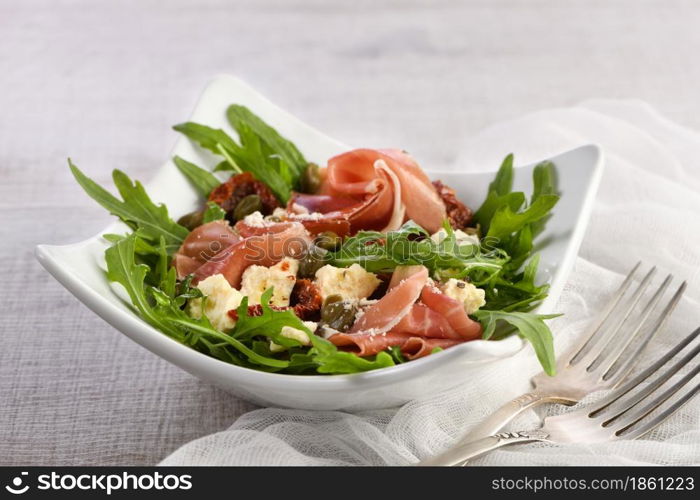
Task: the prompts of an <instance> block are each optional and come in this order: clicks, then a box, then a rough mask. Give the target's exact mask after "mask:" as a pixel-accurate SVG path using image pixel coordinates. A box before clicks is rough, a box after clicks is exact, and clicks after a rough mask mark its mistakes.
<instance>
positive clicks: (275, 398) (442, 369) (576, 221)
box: [36, 76, 603, 410]
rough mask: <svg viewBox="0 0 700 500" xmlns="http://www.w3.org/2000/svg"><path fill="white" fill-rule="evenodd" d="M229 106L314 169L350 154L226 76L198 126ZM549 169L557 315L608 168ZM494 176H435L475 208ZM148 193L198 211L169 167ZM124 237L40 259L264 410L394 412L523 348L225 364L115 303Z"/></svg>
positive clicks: (483, 346) (202, 156) (524, 174)
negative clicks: (267, 128)
mask: <svg viewBox="0 0 700 500" xmlns="http://www.w3.org/2000/svg"><path fill="white" fill-rule="evenodd" d="M232 103H239V104H243V105H245V106H248V107H249V108H250V109H251V110H252V111H254V112H255V113H257V114H258V115H260V116H261V117H262V118H263V119H264V120H266V121H268V122H269V123H270V124H271V125H273V126H274V127H276V128H277V129H278V130H279V131H280V133H281V134H282V135H284V136H286V137H288V138H289V139H290V140H292V141H293V142H294V143H296V145H297V146H298V147H299V149H300V150H301V151H302V152H303V153H304V155H305V156H306V157H307V159H309V160H310V161H316V162H318V163H321V164H323V163H325V161H326V160H327V159H328V158H330V157H331V156H333V155H335V154H338V153H341V152H343V151H347V150H348V149H351V148H350V147H349V146H346V145H343V144H341V143H340V142H338V141H335V140H333V139H331V138H329V137H327V136H325V135H323V134H321V133H320V132H318V131H316V130H314V129H313V128H311V127H309V126H308V125H306V124H304V123H302V122H300V121H299V120H298V119H296V118H294V117H293V116H291V115H289V114H288V113H286V112H285V111H283V110H281V109H279V108H278V107H277V106H275V105H274V104H272V103H271V102H270V101H268V100H267V99H265V98H264V97H262V96H261V95H260V94H258V93H257V92H256V91H255V90H253V89H252V88H250V87H249V86H247V85H246V84H244V83H243V82H241V81H240V80H238V79H235V78H232V77H229V76H221V77H218V78H216V79H215V80H214V81H212V82H211V83H210V84H209V85H208V86H207V88H206V89H205V91H204V92H203V94H202V96H201V98H200V100H199V102H198V104H197V106H196V108H195V110H194V113H193V115H192V117H191V120H192V121H196V122H201V123H205V124H208V125H211V126H215V127H222V128H224V129H228V130H230V128H229V126H228V124H227V122H226V118H225V110H226V108H227V107H228V105H229V104H232ZM173 155H179V156H182V157H184V158H186V159H189V160H191V161H194V162H196V163H198V164H208V165H212V164H213V162H214V158H213V157H212V156H211V155H210V154H209V153H207V152H206V151H203V150H201V149H199V148H197V147H195V146H193V145H192V144H191V143H190V141H189V140H187V139H185V138H181V139H180V140H179V141H178V142H177V145H176V147H175V150H174V151H173ZM551 160H552V161H553V162H554V163H555V164H556V166H557V172H558V180H559V188H560V190H561V192H562V198H561V200H560V201H559V204H558V205H557V206H556V207H555V210H554V214H553V216H552V218H551V219H550V220H549V222H548V223H547V228H546V230H545V232H544V233H543V234H542V235H541V236H540V241H546V245H545V246H544V247H543V248H542V250H541V277H542V278H543V279H547V280H549V281H550V283H551V289H550V294H549V297H548V298H547V299H546V300H545V301H544V302H543V303H542V304H541V306H540V307H539V308H538V310H539V311H541V312H553V310H552V308H553V306H554V304H555V303H556V301H557V298H558V297H559V295H560V293H561V291H562V288H563V286H564V282H565V280H566V276H567V274H568V273H569V271H570V269H571V266H572V264H573V261H574V259H575V257H576V253H577V252H578V248H579V246H580V243H581V239H582V237H583V234H584V230H585V226H586V224H587V222H588V218H589V216H590V213H591V207H592V204H593V200H594V197H595V193H596V190H597V187H598V183H599V180H600V176H601V172H602V166H603V160H602V153H601V151H600V149H599V148H598V147H597V146H594V145H587V146H582V147H580V148H577V149H574V150H572V151H568V152H565V153H563V154H560V155H558V156H556V157H553V158H551ZM533 166H534V165H524V166H520V167H517V168H516V172H515V188H516V189H519V190H520V189H522V190H525V192H526V193H529V192H530V190H531V188H532V180H531V173H532V168H533ZM496 168H497V165H494V171H493V172H489V173H470V172H454V171H452V172H429V174H430V175H431V177H433V178H435V179H441V180H443V181H444V182H445V183H447V184H448V185H450V186H452V187H453V188H455V189H456V190H457V192H458V193H459V195H460V198H461V199H462V200H464V201H466V202H467V204H469V205H471V206H472V207H475V206H478V205H479V204H480V203H481V201H482V200H483V199H484V197H485V195H486V191H487V187H488V183H489V182H490V181H491V180H492V178H493V175H494V173H495V169H496ZM88 174H89V172H88ZM147 189H148V192H149V194H150V195H151V197H152V198H153V199H154V200H155V201H158V202H162V203H165V204H166V205H167V206H168V209H169V210H170V214H171V216H173V217H175V218H177V217H178V216H180V215H182V214H184V213H187V212H190V211H192V210H194V209H195V207H197V205H198V204H199V203H200V201H199V199H198V196H197V194H196V192H195V191H194V190H193V189H192V187H191V186H190V185H189V183H188V181H187V180H186V179H185V178H184V177H183V176H182V175H181V174H180V172H179V171H178V170H177V168H176V167H175V166H174V164H173V163H172V162H171V161H168V163H166V164H165V165H164V166H163V167H162V168H161V169H160V171H159V172H158V173H157V175H156V177H155V178H154V179H153V181H152V182H150V183H149V184H148V185H147ZM125 230H126V226H124V225H122V224H121V223H119V222H117V223H115V224H113V225H112V226H110V227H109V228H106V229H105V230H104V231H102V232H101V233H100V234H98V235H95V236H93V237H92V238H90V239H87V240H85V241H82V242H80V243H75V244H72V245H65V246H51V245H39V246H37V248H36V256H37V259H38V260H39V262H41V264H42V265H43V266H44V267H45V268H46V270H47V271H49V272H50V273H51V274H52V275H53V276H54V277H55V278H56V279H57V280H58V281H59V282H60V283H61V284H63V286H65V287H66V288H67V289H68V290H69V291H70V292H71V293H72V294H73V295H75V296H76V297H77V298H78V299H79V300H80V301H82V302H83V303H84V304H85V305H86V306H88V307H89V308H90V309H92V310H93V311H94V312H95V313H96V314H98V315H99V316H100V317H102V318H103V319H104V320H105V321H106V322H107V323H109V324H110V325H112V326H113V327H115V328H116V329H118V330H119V331H121V332H122V333H124V334H125V335H127V336H128V337H130V338H131V339H132V340H134V341H135V342H138V343H139V344H141V345H142V346H144V347H145V348H146V349H148V350H150V351H151V352H153V353H155V354H156V355H158V356H160V357H162V358H164V359H166V360H168V361H170V362H171V363H173V364H175V365H177V366H179V367H180V368H182V369H183V370H186V371H188V372H189V373H191V374H193V375H195V376H197V377H199V378H201V379H203V380H206V381H209V382H211V383H213V384H215V385H217V386H219V387H221V388H223V389H225V390H227V391H230V392H231V393H233V394H235V395H237V396H239V397H242V398H245V399H248V400H250V401H253V402H255V403H258V404H261V405H273V406H285V407H292V408H308V409H324V410H335V409H344V410H360V409H371V408H385V407H392V406H397V405H400V404H402V403H405V402H406V401H408V400H411V399H415V398H419V397H421V396H426V395H428V394H431V393H433V392H435V391H437V390H442V389H446V388H448V387H450V386H454V385H457V384H461V383H468V382H469V381H470V380H474V379H475V376H477V375H478V371H479V370H480V369H481V367H482V366H483V364H484V363H489V362H492V361H494V360H497V359H501V358H506V357H509V356H513V355H514V354H515V353H516V352H518V351H519V350H521V349H522V348H523V346H524V345H525V344H524V342H523V341H522V340H521V339H520V338H519V337H517V336H512V337H509V338H507V339H504V340H500V341H482V340H477V341H472V342H467V343H464V344H460V345H458V346H455V347H452V348H450V349H446V350H444V351H442V352H439V353H436V354H433V355H430V356H427V357H425V358H422V359H418V360H416V361H411V362H409V363H405V364H402V365H399V366H394V367H390V368H384V369H382V370H377V371H373V372H367V373H361V374H354V375H325V376H321V375H318V376H300V375H280V374H273V373H264V372H259V371H255V370H250V369H247V368H242V367H239V366H235V365H231V364H228V363H224V362H223V361H219V360H217V359H214V358H211V357H209V356H206V355H204V354H201V353H199V352H197V351H195V350H193V349H190V348H189V347H186V346H184V345H182V344H180V343H178V342H176V341H174V340H172V339H171V338H170V337H168V336H167V335H165V334H163V333H161V332H159V331H158V330H156V329H154V328H153V327H151V326H150V325H148V324H147V323H145V322H144V321H142V320H141V319H140V318H139V317H138V316H137V315H136V314H135V312H134V310H133V309H132V308H131V306H130V304H127V303H125V302H124V301H123V300H122V299H121V298H120V297H119V296H118V295H117V294H115V293H114V291H113V290H112V287H111V286H110V284H109V282H108V281H107V280H106V278H105V275H104V271H103V261H104V260H103V254H104V250H105V249H106V248H107V246H108V243H107V242H106V241H105V240H104V239H103V238H102V237H101V235H102V234H105V233H112V232H122V233H123V232H125ZM532 355H533V356H534V353H533V354H532Z"/></svg>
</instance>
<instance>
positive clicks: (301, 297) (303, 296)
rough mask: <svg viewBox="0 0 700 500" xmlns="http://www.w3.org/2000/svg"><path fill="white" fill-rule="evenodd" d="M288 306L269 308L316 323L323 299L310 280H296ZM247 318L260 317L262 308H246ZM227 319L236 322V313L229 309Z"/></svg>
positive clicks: (255, 306) (254, 306)
mask: <svg viewBox="0 0 700 500" xmlns="http://www.w3.org/2000/svg"><path fill="white" fill-rule="evenodd" d="M289 300H290V306H270V308H271V309H273V310H275V311H287V310H290V309H291V310H292V312H294V314H296V315H297V316H298V317H299V318H301V319H303V320H304V321H318V320H319V319H320V315H321V305H322V304H323V299H322V298H321V293H320V292H319V290H318V287H316V285H314V284H313V282H312V281H311V280H307V279H298V280H297V282H296V284H295V285H294V288H293V289H292V294H291V296H290V299H289ZM247 314H248V316H261V315H262V306H261V305H260V304H256V305H252V306H248V312H247ZM228 315H229V317H230V318H231V319H232V320H234V321H238V311H237V310H236V309H231V310H230V311H228Z"/></svg>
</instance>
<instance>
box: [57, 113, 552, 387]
mask: <svg viewBox="0 0 700 500" xmlns="http://www.w3.org/2000/svg"><path fill="white" fill-rule="evenodd" d="M225 111H226V117H227V119H228V122H229V123H230V125H231V127H232V129H233V131H235V135H234V134H229V133H226V132H225V131H224V130H223V129H221V128H214V127H211V126H208V125H207V124H204V123H195V122H187V123H183V124H180V125H176V126H175V127H174V128H175V130H177V131H178V132H180V133H182V134H184V135H185V136H186V137H187V138H188V139H189V140H191V141H192V142H193V143H194V144H195V145H196V147H198V148H203V149H205V150H208V151H210V152H211V153H213V155H215V157H216V158H217V162H216V163H215V165H214V166H213V168H205V167H204V166H202V165H201V164H200V165H197V164H195V163H194V162H193V161H190V160H188V159H186V158H182V157H180V156H176V157H175V158H174V159H173V161H174V163H175V165H176V166H177V168H178V169H179V172H180V173H181V174H182V175H183V176H185V177H186V178H187V180H188V181H189V182H190V183H191V185H192V187H193V188H194V189H196V191H197V192H198V193H199V196H200V202H199V206H198V207H197V209H196V210H195V211H193V212H191V213H188V214H185V215H182V216H179V217H177V218H172V217H171V214H170V213H169V211H168V207H166V206H164V205H162V204H156V203H154V202H153V201H152V200H151V198H150V197H149V195H148V193H147V192H146V190H145V188H144V187H143V186H142V185H141V184H140V183H139V182H138V181H133V180H132V179H130V178H129V177H128V176H127V174H125V173H124V172H122V171H119V170H115V171H114V173H113V180H114V184H115V187H116V189H117V191H118V193H119V196H115V195H113V194H111V193H110V191H108V190H107V189H104V188H103V187H101V186H99V185H98V184H97V183H95V182H94V181H93V180H91V179H90V178H89V177H88V176H87V175H85V173H84V172H83V171H82V170H80V169H79V168H78V167H77V166H76V165H75V164H73V163H72V162H70V161H69V163H70V168H71V171H72V173H73V175H74V176H75V178H76V180H77V181H78V183H79V184H80V185H81V186H82V188H83V189H84V190H85V191H86V193H87V194H88V195H89V196H91V197H92V198H93V199H94V200H95V201H97V202H98V203H99V204H100V205H102V206H103V207H104V208H106V209H107V210H109V211H110V212H111V213H112V214H113V215H115V216H117V217H118V218H119V219H120V220H121V221H122V222H124V223H125V224H126V225H127V226H128V227H129V228H130V231H129V232H127V233H110V234H104V235H103V237H104V238H105V239H106V240H108V241H109V243H110V246H108V248H107V249H106V251H105V255H104V260H105V266H106V276H107V279H108V280H109V281H110V282H112V283H113V284H114V287H115V289H116V291H117V292H118V293H120V294H121V295H123V296H124V297H125V298H127V299H128V301H129V302H130V303H131V305H132V307H133V309H134V310H135V312H136V313H137V314H138V315H139V316H140V317H141V318H142V319H143V320H144V321H145V322H147V323H148V324H150V325H151V326H153V327H154V328H156V329H157V330H159V331H160V332H162V333H163V334H164V335H167V336H168V337H170V338H171V339H174V340H176V341H177V342H179V343H181V344H184V345H186V346H188V347H190V348H191V349H194V350H196V351H199V352H201V353H204V354H206V355H208V356H211V357H213V358H216V359H218V360H221V361H223V362H225V363H229V364H233V365H237V366H239V367H243V368H247V369H251V370H257V371H263V372H271V373H280V374H287V375H318V374H323V375H332V374H351V373H357V372H367V371H372V370H378V369H383V368H387V367H391V366H395V365H399V364H403V363H411V362H412V361H413V360H415V359H418V358H425V357H428V356H432V355H434V354H435V353H437V352H439V351H442V350H448V349H451V348H453V347H455V346H457V345H460V344H464V343H466V342H471V341H474V340H477V339H481V340H499V339H503V338H505V337H507V336H510V335H519V336H520V337H521V338H523V339H525V340H527V341H529V342H530V343H531V344H532V345H533V347H534V351H535V353H536V355H537V357H538V359H539V361H540V363H541V364H542V366H543V368H544V370H545V371H546V372H547V373H550V374H552V373H553V371H554V353H553V346H552V334H551V332H550V329H549V327H548V326H547V324H546V320H547V319H549V318H551V317H553V315H543V314H538V313H536V312H534V311H533V310H534V309H535V308H536V307H537V305H538V304H539V303H541V301H542V300H543V299H544V298H545V297H546V296H547V293H548V285H547V284H546V283H539V282H538V281H537V275H538V273H537V268H538V262H539V259H538V255H537V253H536V252H534V251H533V249H534V248H535V241H536V238H537V236H538V235H539V234H540V233H541V232H542V231H543V229H544V226H545V224H546V222H547V219H548V217H550V215H551V213H552V209H553V208H554V207H555V205H556V204H557V202H558V200H559V193H558V192H557V189H556V183H555V166H554V164H553V163H551V162H548V161H547V162H542V163H540V164H538V165H536V166H535V167H534V169H533V170H532V176H533V178H532V186H533V190H532V192H531V193H524V192H521V191H517V190H513V177H514V169H513V157H512V155H509V156H507V157H506V158H505V159H504V160H503V163H502V164H501V166H500V168H499V169H498V172H497V174H496V176H495V178H494V179H493V181H492V182H491V183H490V185H489V189H488V194H487V196H486V199H485V200H484V201H483V203H481V204H480V206H478V207H476V206H472V204H473V203H474V202H475V201H477V200H469V199H459V197H458V195H457V193H456V191H455V190H454V189H452V187H450V186H449V185H448V184H446V183H443V182H442V181H441V180H440V179H431V178H430V177H429V176H428V175H427V173H426V172H425V171H424V170H423V169H422V168H421V166H420V165H419V163H418V162H417V161H416V159H414V158H413V157H412V156H411V155H410V154H409V153H407V152H406V151H403V150H399V149H366V148H364V149H353V150H349V151H346V152H344V153H341V154H338V155H336V156H333V157H331V158H328V159H327V161H326V162H325V164H323V165H317V164H314V163H311V162H309V161H307V159H306V158H305V157H304V154H303V153H302V151H300V149H298V148H297V147H296V146H295V145H294V144H293V143H292V142H291V141H290V140H288V139H287V138H285V137H283V136H282V135H281V134H280V133H278V132H277V131H276V130H275V129H274V128H273V127H271V126H270V125H269V124H267V123H266V122H265V121H264V120H262V119H261V118H260V117H259V116H257V115H256V114H255V113H253V112H252V111H251V110H250V109H248V108H247V107H245V106H243V105H239V104H232V105H230V106H229V107H228V109H226V110H225Z"/></svg>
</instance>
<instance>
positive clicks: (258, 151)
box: [173, 104, 307, 204]
mask: <svg viewBox="0 0 700 500" xmlns="http://www.w3.org/2000/svg"><path fill="white" fill-rule="evenodd" d="M226 115H227V117H228V119H229V122H230V123H231V125H232V126H233V128H234V130H235V131H236V133H237V134H238V142H236V141H235V140H234V139H232V138H231V137H230V136H229V135H228V134H227V133H226V132H224V131H223V130H222V129H215V128H212V127H207V126H206V125H201V124H198V123H193V122H187V123H182V124H179V125H175V126H174V127H173V128H174V129H175V130H177V131H178V132H181V133H183V134H185V135H186V136H187V137H189V138H190V139H191V140H193V141H195V142H196V143H198V144H199V145H200V146H202V147H203V148H205V149H208V150H210V151H212V152H213V153H215V154H217V155H220V156H223V157H224V159H225V161H223V162H220V163H219V164H218V165H217V166H216V167H215V169H214V171H215V172H218V171H221V170H233V171H234V172H239V173H240V172H250V173H252V174H253V176H255V178H256V179H258V180H260V181H262V182H264V183H266V184H267V185H268V187H269V188H270V190H271V191H272V192H273V193H274V195H275V196H276V197H277V198H278V199H279V201H280V202H282V203H283V204H286V203H287V201H288V200H289V197H290V196H291V191H292V190H293V189H296V188H297V187H298V186H299V179H300V177H301V174H302V172H303V171H304V169H305V168H306V165H307V162H306V160H305V159H304V156H303V155H302V154H301V152H300V151H299V150H298V149H297V148H296V146H294V144H292V143H291V142H290V141H288V140H287V139H285V138H284V137H282V136H281V135H280V134H279V133H278V132H277V131H276V130H275V129H273V128H272V127H270V126H269V125H267V124H266V123H265V122H264V121H263V120H261V119H260V118H259V117H258V116H256V115H255V114H253V113H252V112H251V111H250V110H249V109H247V108H245V107H243V106H239V105H235V104H234V105H232V106H230V107H229V108H228V110H227V113H226Z"/></svg>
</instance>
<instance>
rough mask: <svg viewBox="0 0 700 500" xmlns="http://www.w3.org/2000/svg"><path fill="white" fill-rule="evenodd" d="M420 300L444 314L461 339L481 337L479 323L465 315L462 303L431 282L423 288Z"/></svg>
mask: <svg viewBox="0 0 700 500" xmlns="http://www.w3.org/2000/svg"><path fill="white" fill-rule="evenodd" d="M421 301H422V302H423V304H425V305H426V306H428V307H429V308H430V309H432V310H433V311H435V312H437V313H438V314H440V315H442V316H444V317H445V319H446V320H447V321H448V322H449V324H450V326H451V327H452V328H453V329H454V331H455V332H457V334H459V336H460V337H462V339H464V340H474V339H477V338H479V337H481V324H480V323H479V322H477V321H474V320H473V319H471V318H470V317H469V316H468V315H467V312H466V311H465V310H464V304H462V303H461V302H459V301H457V300H455V299H453V298H452V297H450V296H448V295H445V294H444V293H442V292H441V291H440V290H439V289H438V288H436V287H435V286H433V285H432V284H428V285H426V286H425V287H424V288H423V291H422V292H421Z"/></svg>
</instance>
